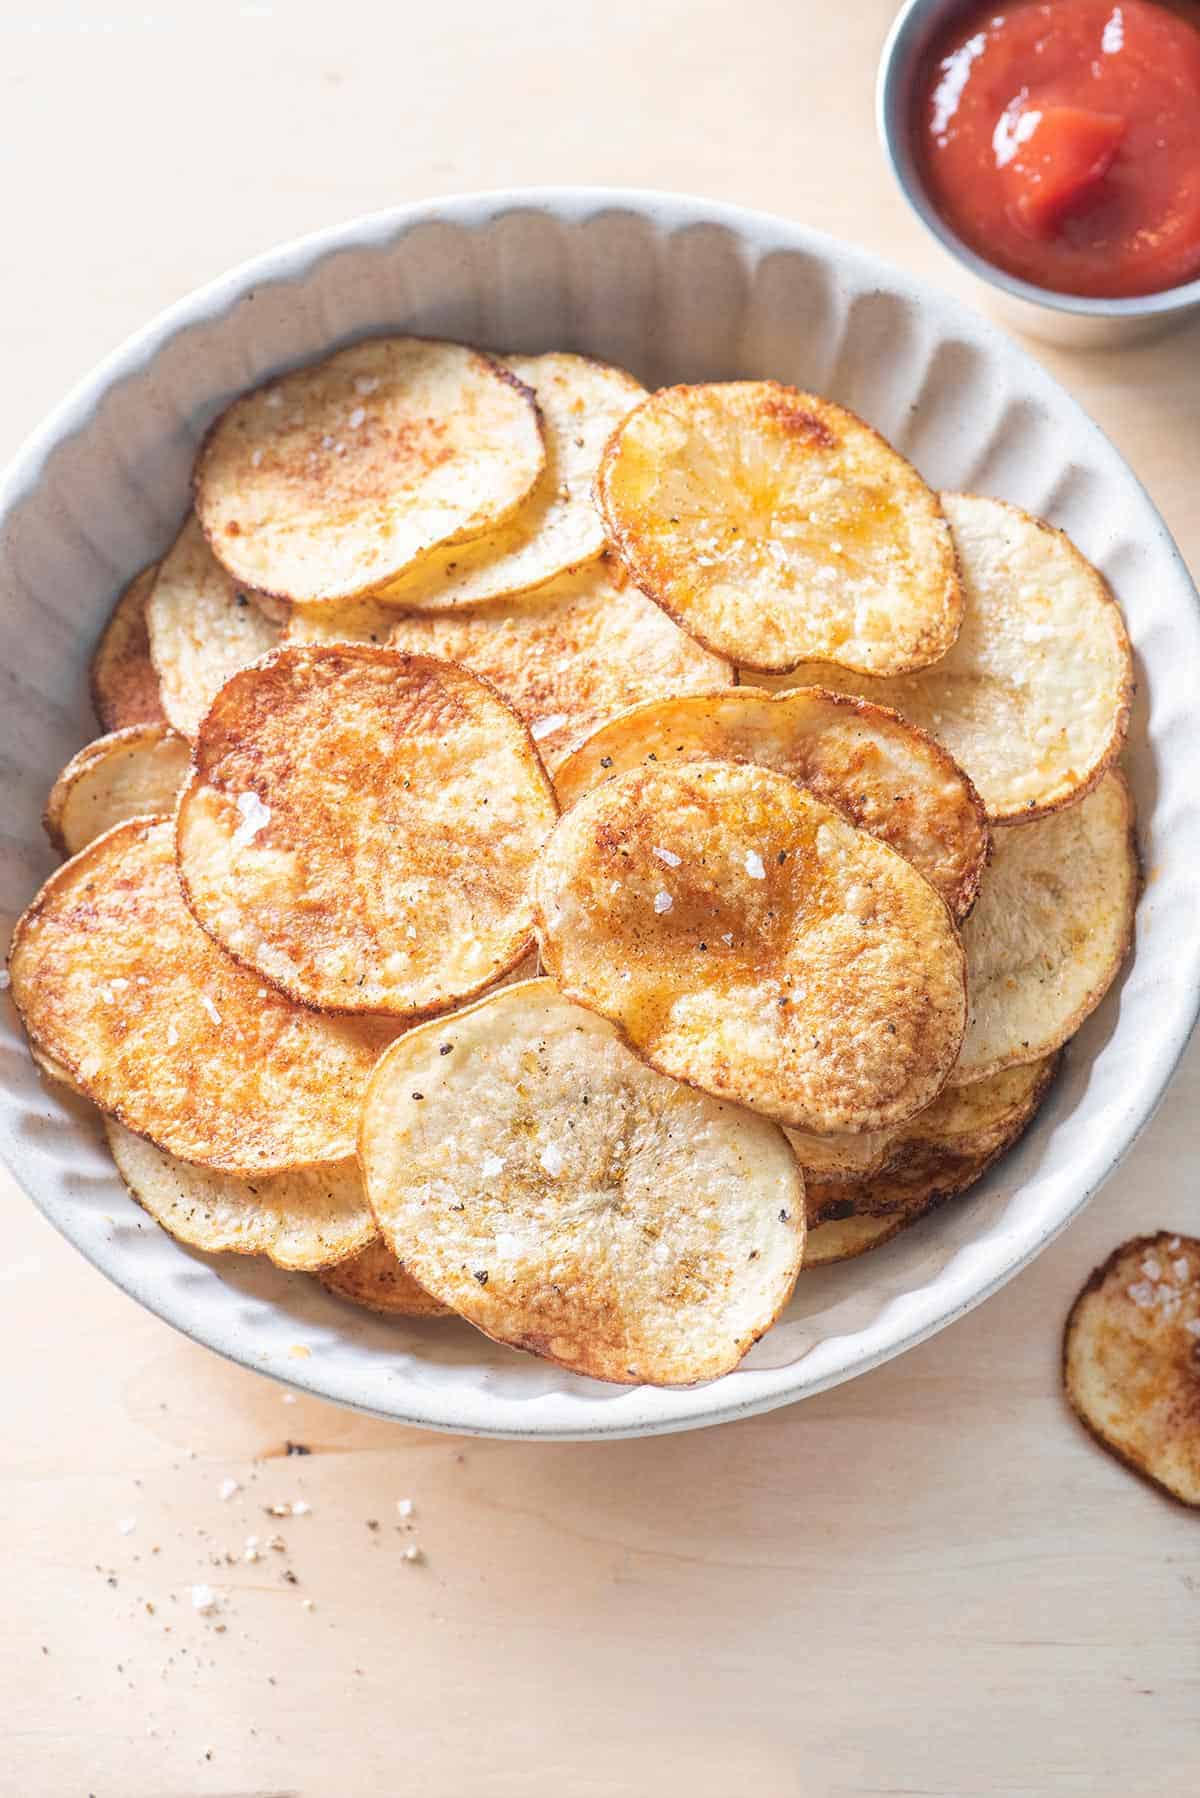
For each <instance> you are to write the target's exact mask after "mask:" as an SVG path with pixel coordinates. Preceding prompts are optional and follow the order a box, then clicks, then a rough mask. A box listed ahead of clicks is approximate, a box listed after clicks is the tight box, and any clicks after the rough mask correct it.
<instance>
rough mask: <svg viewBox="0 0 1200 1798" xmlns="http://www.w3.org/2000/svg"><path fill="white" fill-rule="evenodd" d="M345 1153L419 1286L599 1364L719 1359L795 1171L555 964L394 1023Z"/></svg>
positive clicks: (735, 1357) (778, 1272)
mask: <svg viewBox="0 0 1200 1798" xmlns="http://www.w3.org/2000/svg"><path fill="white" fill-rule="evenodd" d="M359 1159H360V1162H361V1165H362V1169H363V1176H364V1179H365V1181H366V1186H367V1195H368V1197H369V1199H370V1201H371V1208H372V1210H373V1211H374V1213H375V1216H376V1219H377V1221H378V1223H379V1226H380V1229H381V1230H382V1231H383V1234H384V1237H385V1239H386V1240H387V1242H388V1244H389V1246H390V1247H391V1249H392V1250H393V1252H394V1253H395V1254H396V1255H398V1256H399V1258H400V1260H401V1261H402V1262H403V1263H404V1265H405V1267H406V1268H407V1269H408V1270H409V1272H410V1273H411V1274H412V1275H413V1276H414V1277H415V1278H416V1279H417V1280H418V1281H419V1282H420V1284H421V1285H422V1286H423V1287H425V1289H426V1290H427V1291H428V1292H431V1293H432V1294H433V1295H434V1296H435V1297H436V1298H439V1299H441V1300H442V1301H443V1302H444V1303H445V1304H447V1305H450V1306H452V1307H453V1308H454V1310H456V1311H458V1312H460V1313H461V1314H462V1316H464V1317H466V1318H467V1319H468V1320H469V1321H470V1322H471V1323H473V1324H475V1325H476V1326H477V1327H478V1328H479V1329H481V1330H484V1331H485V1332H486V1333H487V1334H488V1335H489V1336H492V1337H494V1338H495V1339H496V1340H497V1341H498V1342H507V1343H511V1344H512V1345H513V1346H514V1347H515V1348H524V1349H529V1350H531V1351H532V1352H533V1353H534V1354H538V1355H544V1356H545V1357H546V1358H547V1359H548V1360H551V1361H557V1362H559V1363H561V1364H562V1365H563V1366H564V1367H569V1368H572V1369H573V1370H574V1371H575V1372H577V1373H583V1374H590V1375H592V1376H593V1377H594V1378H596V1379H602V1380H616V1381H645V1382H647V1383H650V1384H653V1385H687V1384H691V1383H692V1382H694V1381H696V1380H707V1379H714V1378H716V1376H717V1375H719V1374H722V1373H725V1372H727V1371H728V1370H729V1369H730V1368H731V1367H734V1366H736V1364H737V1363H738V1361H740V1360H741V1358H742V1356H743V1355H744V1354H745V1353H746V1350H747V1349H748V1348H749V1347H750V1345H751V1344H752V1343H753V1342H755V1341H757V1339H758V1337H760V1336H761V1335H762V1333H763V1331H764V1330H766V1329H767V1328H768V1327H769V1326H770V1325H771V1323H773V1321H774V1320H775V1318H776V1317H777V1316H778V1314H779V1312H780V1310H781V1309H782V1308H783V1306H784V1305H785V1304H786V1303H787V1300H788V1297H789V1295H790V1293H791V1290H792V1287H793V1284H794V1283H795V1279H796V1273H797V1270H798V1268H799V1266H800V1258H801V1253H802V1250H803V1246H804V1222H803V1219H804V1190H803V1183H802V1181H801V1179H800V1175H799V1171H798V1169H797V1167H796V1162H795V1159H794V1157H793V1156H792V1153H791V1151H790V1149H789V1148H788V1146H787V1143H786V1142H785V1140H784V1137H783V1134H782V1132H781V1131H779V1130H777V1129H776V1128H775V1126H774V1125H773V1124H770V1123H768V1122H767V1120H766V1119H765V1118H757V1117H753V1116H752V1115H751V1114H750V1113H749V1112H746V1111H742V1110H739V1109H737V1108H736V1107H733V1106H729V1105H722V1104H720V1103H718V1102H717V1101H716V1100H714V1099H710V1098H707V1097H705V1096H704V1095H703V1094H700V1093H697V1092H695V1091H694V1090H693V1089H692V1088H690V1087H687V1086H683V1085H680V1084H679V1083H678V1082H676V1081H673V1080H668V1079H666V1078H665V1077H664V1076H663V1075H661V1074H658V1073H656V1072H655V1071H654V1070H653V1069H652V1068H648V1067H647V1066H646V1065H645V1064H644V1063H643V1062H641V1061H639V1060H638V1058H637V1057H636V1056H635V1055H633V1054H631V1053H630V1051H629V1050H628V1049H627V1048H626V1047H625V1046H624V1044H623V1043H622V1042H621V1040H620V1038H619V1037H618V1035H617V1032H616V1031H615V1030H614V1029H613V1028H612V1026H611V1025H610V1024H607V1023H605V1022H604V1021H603V1020H602V1019H600V1018H598V1017H596V1016H594V1015H593V1014H592V1013H590V1012H587V1011H582V1010H580V1008H579V1007H577V1006H574V1005H571V1004H570V1003H569V1002H568V1001H567V1000H566V999H564V998H563V997H562V995H561V994H560V993H559V992H557V991H556V990H555V987H554V985H553V982H551V981H549V980H540V981H530V982H529V983H528V984H526V985H525V986H512V987H507V988H506V989H505V990H504V991H503V992H500V993H494V994H492V995H491V996H490V997H489V998H487V999H484V1000H481V1001H480V1002H479V1003H478V1004H477V1005H473V1006H471V1007H470V1008H469V1009H468V1010H466V1011H463V1012H460V1013H459V1014H458V1015H457V1016H456V1017H454V1018H449V1019H442V1020H440V1021H439V1022H438V1023H436V1024H425V1025H421V1026H420V1027H419V1028H417V1029H415V1030H410V1031H409V1032H408V1033H407V1034H406V1035H405V1036H403V1037H401V1038H400V1039H399V1041H398V1042H396V1043H395V1044H394V1045H393V1048H392V1049H391V1050H390V1051H389V1053H388V1054H387V1055H386V1056H384V1057H383V1058H382V1060H381V1061H380V1063H379V1067H378V1069H377V1070H376V1073H375V1076H374V1078H373V1079H372V1081H371V1085H370V1089H369V1091H368V1094H367V1101H366V1105H365V1107H364V1110H363V1123H362V1134H361V1137H360V1140H359Z"/></svg>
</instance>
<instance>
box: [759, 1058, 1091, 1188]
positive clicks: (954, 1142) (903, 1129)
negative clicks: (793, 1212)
mask: <svg viewBox="0 0 1200 1798" xmlns="http://www.w3.org/2000/svg"><path fill="white" fill-rule="evenodd" d="M1058 1062H1059V1057H1058V1056H1057V1055H1048V1056H1046V1057H1045V1058H1044V1059H1043V1060H1041V1061H1030V1062H1026V1063H1024V1064H1023V1065H1022V1066H1019V1067H1011V1068H1004V1069H1002V1070H1001V1072H1000V1073H998V1074H991V1075H989V1076H987V1077H986V1078H985V1079H983V1080H975V1081H972V1083H971V1084H970V1085H969V1086H945V1087H943V1088H942V1091H941V1092H940V1093H939V1094H938V1096H937V1098H936V1099H935V1100H934V1101H933V1104H932V1105H930V1106H928V1107H927V1108H926V1109H925V1110H924V1111H919V1112H918V1113H917V1115H916V1117H914V1118H910V1119H909V1120H908V1122H907V1123H906V1124H899V1125H897V1127H896V1128H895V1129H893V1130H862V1131H860V1132H859V1133H858V1134H857V1135H856V1136H850V1135H843V1136H828V1135H827V1136H818V1135H816V1134H814V1133H812V1132H811V1131H805V1130H789V1131H788V1132H787V1139H788V1141H789V1142H790V1143H791V1145H792V1148H793V1149H794V1150H795V1152H796V1155H797V1156H798V1157H799V1160H800V1163H801V1165H802V1166H803V1168H804V1171H805V1175H806V1176H808V1177H811V1178H812V1179H813V1180H823V1181H824V1180H865V1179H867V1178H868V1177H869V1176H870V1175H872V1174H879V1173H882V1172H883V1171H884V1170H885V1169H886V1168H889V1167H891V1166H892V1165H893V1164H894V1163H895V1162H898V1161H903V1159H904V1157H905V1154H906V1152H907V1150H908V1149H909V1148H910V1147H911V1146H912V1145H913V1144H914V1143H934V1144H937V1145H939V1146H940V1147H942V1148H946V1149H957V1148H962V1147H967V1148H974V1149H979V1148H982V1147H984V1146H985V1145H986V1143H987V1142H988V1141H989V1140H999V1139H1000V1138H1003V1139H1004V1141H1005V1142H1006V1143H1008V1142H1010V1141H1012V1136H1011V1128H1012V1126H1013V1125H1014V1124H1015V1123H1021V1124H1023V1123H1024V1122H1025V1121H1026V1120H1027V1119H1028V1118H1029V1117H1030V1116H1032V1114H1033V1112H1034V1111H1036V1109H1037V1107H1038V1106H1039V1105H1040V1104H1041V1101H1042V1097H1043V1095H1044V1093H1045V1091H1046V1089H1047V1087H1048V1086H1049V1084H1050V1082H1051V1080H1052V1079H1053V1078H1054V1075H1055V1072H1056V1071H1057V1068H1058Z"/></svg>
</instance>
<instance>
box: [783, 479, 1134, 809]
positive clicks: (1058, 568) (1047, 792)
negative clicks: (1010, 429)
mask: <svg viewBox="0 0 1200 1798" xmlns="http://www.w3.org/2000/svg"><path fill="white" fill-rule="evenodd" d="M942 504H943V506H944V507H945V509H946V514H947V516H948V518H949V520H950V523H951V526H952V528H953V531H954V539H955V542H956V544H957V546H958V553H959V559H960V561H961V564H962V570H963V579H964V585H965V589H966V611H965V614H964V617H963V626H962V630H961V631H960V632H959V635H958V641H957V642H956V643H955V644H954V647H953V648H952V649H951V650H949V652H948V653H947V654H946V655H945V656H944V657H943V658H942V660H941V661H940V662H937V663H935V665H934V666H933V667H931V668H926V669H923V670H922V671H921V672H920V673H919V674H910V675H906V676H903V677H901V678H900V679H898V680H864V679H862V678H861V677H860V678H857V679H856V678H854V677H852V676H848V675H845V674H843V673H842V672H841V671H840V670H839V669H831V668H826V667H822V666H819V665H817V664H815V663H814V664H812V665H810V666H806V667H804V668H798V669H796V671H795V672H794V674H793V675H792V676H790V677H789V683H788V684H789V685H792V684H796V685H799V684H801V683H805V684H806V683H808V682H810V681H816V682H820V683H821V684H823V685H824V686H827V687H835V688H837V690H838V691H839V692H843V693H857V694H861V695H862V696H863V697H864V698H866V699H873V700H875V701H877V702H878V703H879V704H880V705H890V706H894V707H895V708H896V710H897V711H899V712H902V713H903V714H904V716H905V717H906V718H909V719H911V720H912V722H913V723H914V724H919V725H921V726H923V728H924V729H925V730H927V731H929V732H930V733H931V735H933V736H935V737H936V738H937V740H938V742H939V743H942V744H944V745H945V747H946V748H947V749H948V750H949V751H950V753H951V755H952V756H953V757H954V758H955V760H956V761H958V762H959V763H961V765H962V766H963V767H964V768H965V769H966V771H967V773H968V774H969V775H970V776H971V779H972V780H973V781H974V782H975V785H976V786H977V787H978V789H979V793H980V797H981V798H982V799H983V802H984V805H985V806H986V807H987V811H988V816H989V817H990V818H991V819H992V820H993V822H995V823H1004V822H1011V821H1014V820H1018V819H1030V818H1035V817H1040V816H1042V815H1043V814H1045V813H1046V812H1050V811H1054V810H1056V809H1057V808H1058V807H1059V806H1062V805H1068V804H1070V803H1071V802H1072V801H1073V800H1076V799H1079V798H1081V797H1082V795H1083V794H1084V793H1086V792H1087V791H1088V790H1089V788H1091V787H1093V786H1095V785H1096V783H1097V782H1098V781H1099V780H1100V778H1101V777H1102V775H1103V774H1104V771H1105V769H1106V768H1108V767H1109V766H1110V765H1111V764H1112V763H1113V762H1114V761H1115V760H1116V757H1117V755H1118V754H1119V752H1120V749H1121V745H1122V743H1123V742H1124V740H1125V735H1126V732H1127V730H1128V727H1129V707H1130V703H1131V700H1132V697H1133V662H1132V656H1131V652H1130V648H1129V639H1128V637H1127V635H1126V633H1125V624H1124V620H1123V619H1122V617H1121V613H1120V610H1119V609H1118V607H1117V604H1116V602H1115V601H1114V599H1113V597H1112V594H1111V593H1110V592H1109V590H1108V587H1107V586H1106V584H1105V582H1104V580H1103V578H1102V577H1101V576H1100V575H1099V574H1098V573H1097V572H1096V570H1095V569H1094V568H1093V567H1092V565H1091V563H1090V562H1086V561H1085V560H1084V559H1083V557H1082V556H1081V555H1080V553H1079V551H1078V550H1077V549H1076V548H1075V546H1074V544H1073V543H1072V542H1071V540H1070V538H1069V537H1066V536H1064V535H1063V533H1062V532H1061V531H1056V530H1054V529H1053V528H1052V527H1051V526H1050V525H1048V524H1045V523H1043V521H1042V520H1041V519H1040V518H1033V517H1031V516H1030V514H1029V513H1028V512H1021V511H1019V510H1018V508H1017V507H1016V506H1009V505H1006V504H1005V503H1004V502H1003V501H1002V500H998V499H980V498H978V497H976V496H974V495H971V494H965V493H944V494H943V495H942Z"/></svg>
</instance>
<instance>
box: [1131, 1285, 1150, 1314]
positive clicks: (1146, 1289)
mask: <svg viewBox="0 0 1200 1798" xmlns="http://www.w3.org/2000/svg"><path fill="white" fill-rule="evenodd" d="M1125 1291H1126V1293H1127V1295H1128V1296H1129V1297H1130V1298H1131V1299H1132V1300H1133V1302H1134V1304H1135V1305H1140V1307H1141V1309H1142V1310H1143V1311H1145V1310H1146V1309H1147V1307H1148V1306H1150V1305H1152V1304H1153V1303H1154V1288H1153V1286H1151V1284H1150V1282H1149V1280H1138V1281H1136V1282H1135V1283H1134V1285H1132V1286H1127V1287H1126V1288H1125Z"/></svg>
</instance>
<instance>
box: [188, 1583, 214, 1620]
mask: <svg viewBox="0 0 1200 1798" xmlns="http://www.w3.org/2000/svg"><path fill="white" fill-rule="evenodd" d="M216 1608H217V1595H216V1593H215V1592H214V1591H213V1589H212V1587H211V1586H193V1587H192V1609H193V1610H194V1611H199V1613H200V1615H201V1616H202V1617H207V1616H209V1615H210V1614H211V1613H212V1612H213V1611H215V1610H216Z"/></svg>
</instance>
